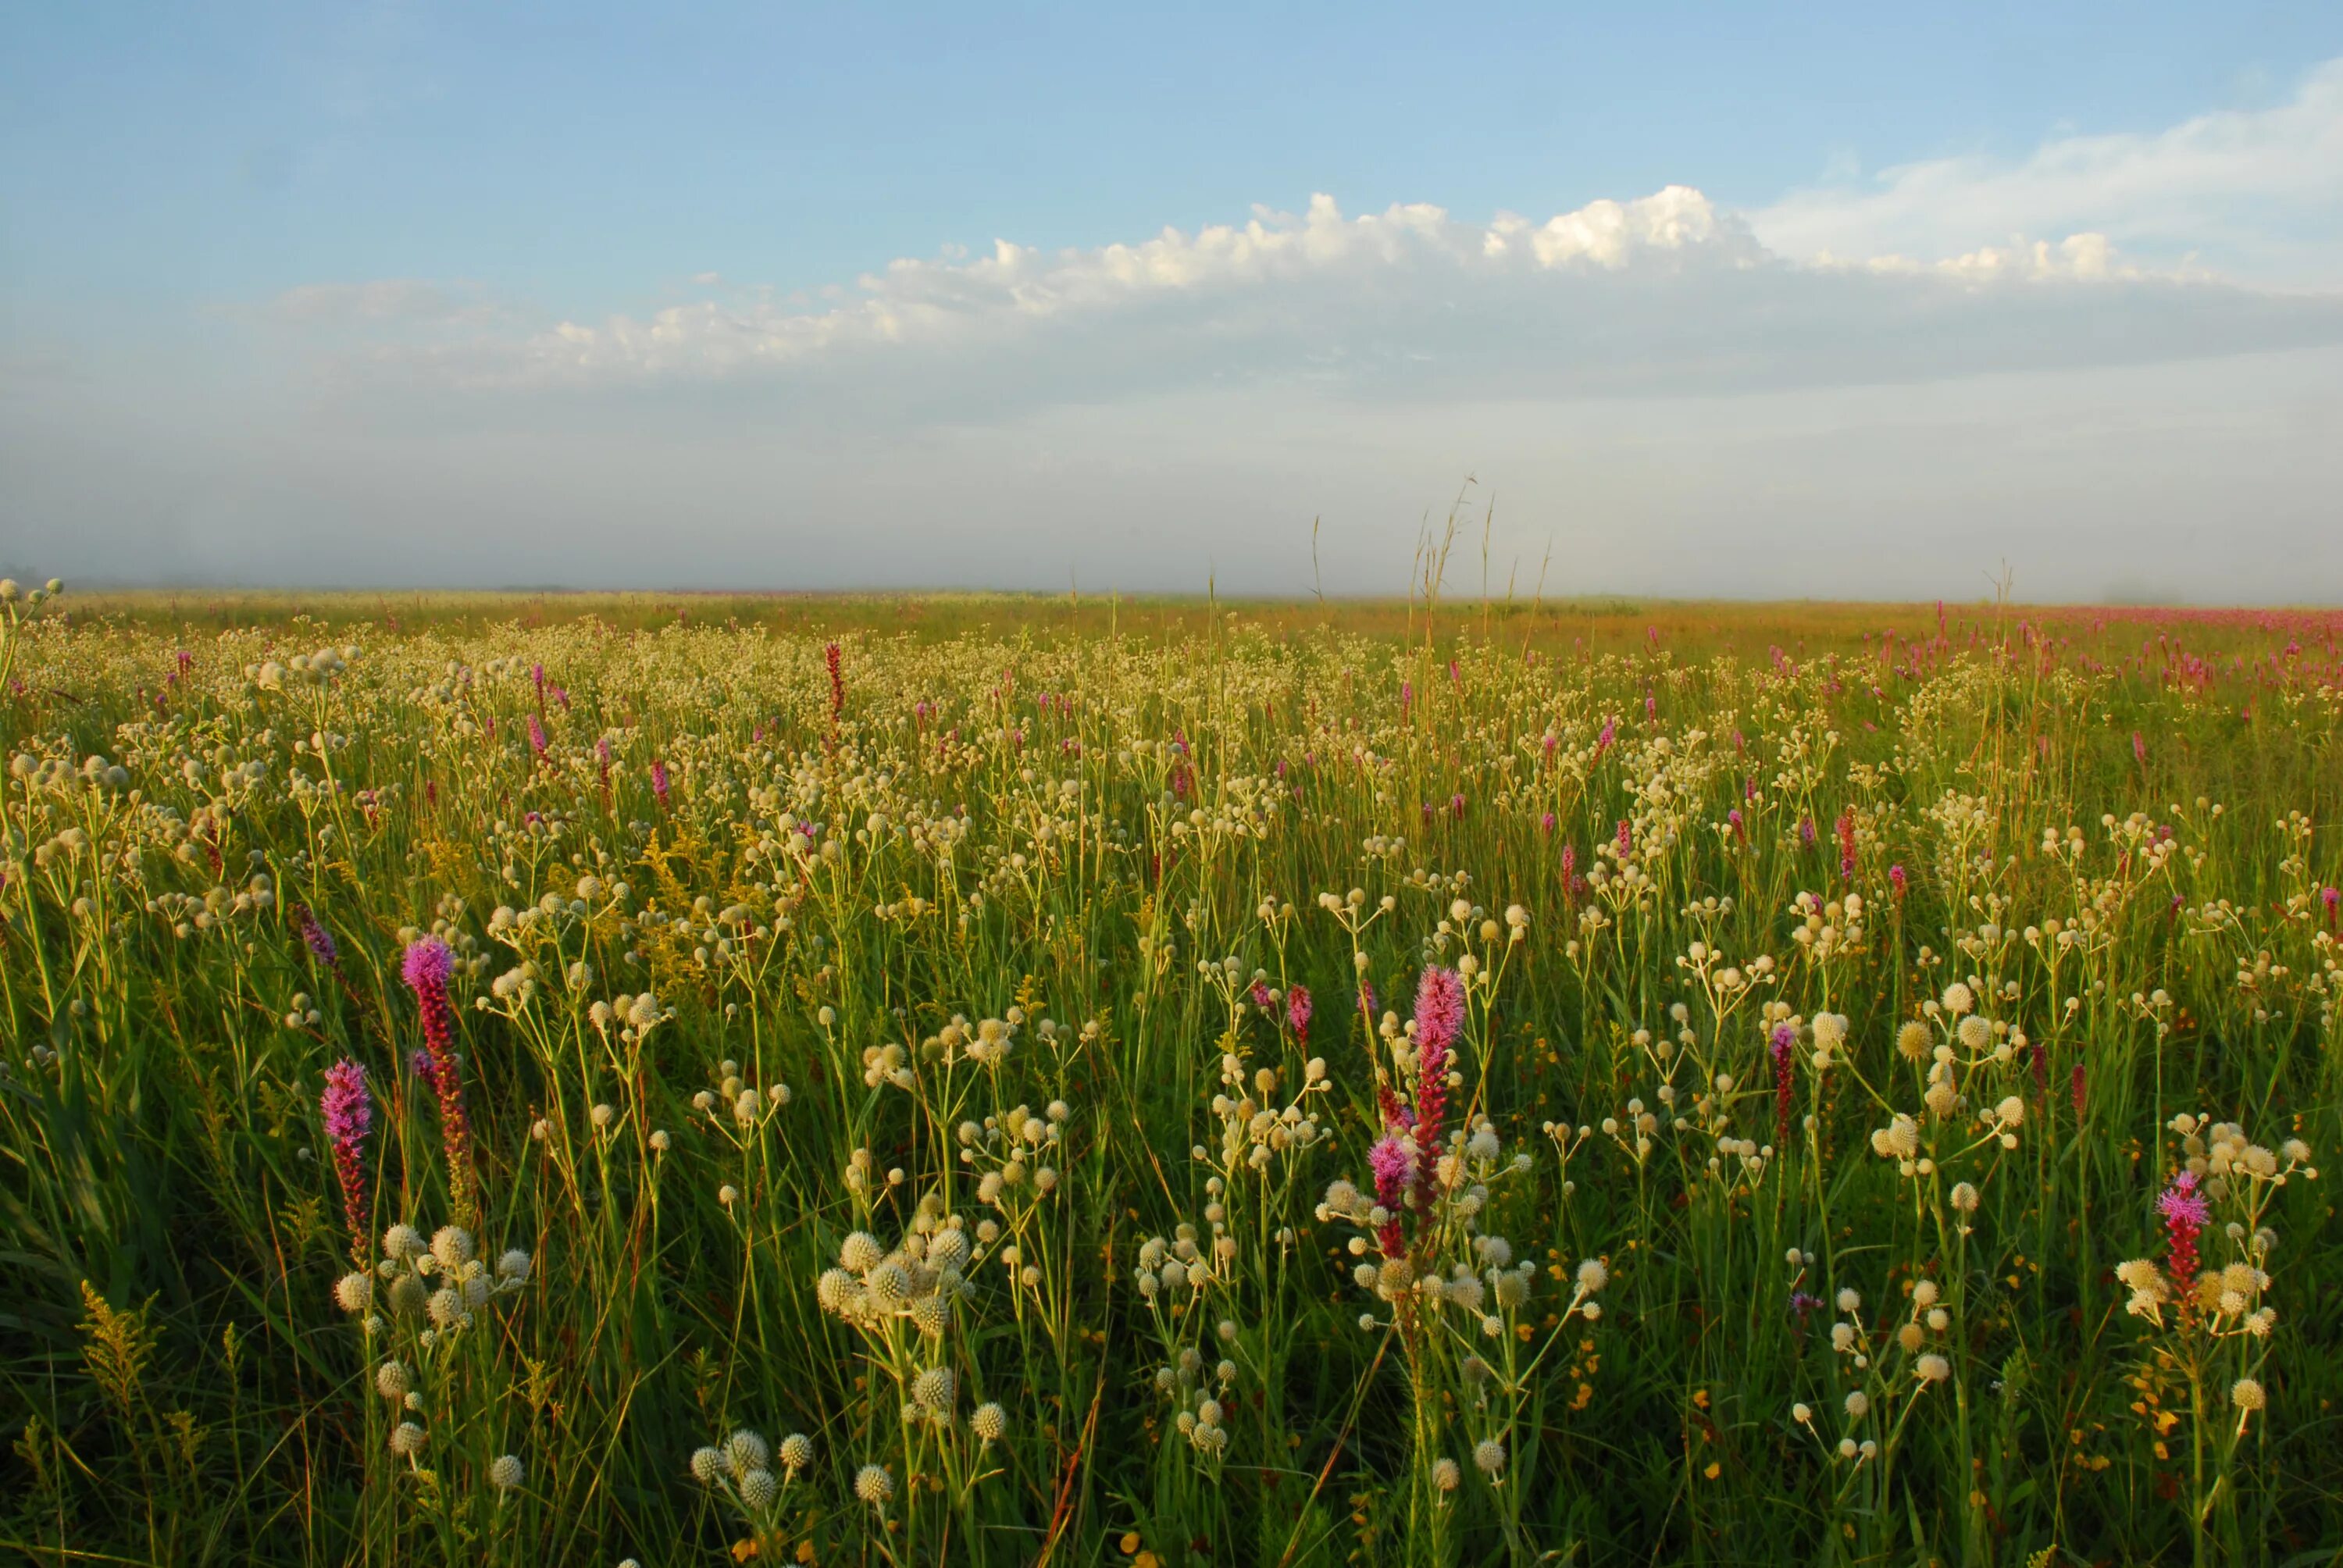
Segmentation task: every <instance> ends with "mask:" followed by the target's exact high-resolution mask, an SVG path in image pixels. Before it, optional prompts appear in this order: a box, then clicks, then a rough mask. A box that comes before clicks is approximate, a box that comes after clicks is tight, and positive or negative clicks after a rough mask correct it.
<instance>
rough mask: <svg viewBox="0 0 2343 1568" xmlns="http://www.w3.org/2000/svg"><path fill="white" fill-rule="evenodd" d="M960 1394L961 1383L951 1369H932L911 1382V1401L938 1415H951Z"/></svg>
mask: <svg viewBox="0 0 2343 1568" xmlns="http://www.w3.org/2000/svg"><path fill="white" fill-rule="evenodd" d="M959 1392H960V1381H959V1380H958V1379H957V1378H955V1377H954V1376H953V1375H952V1370H951V1368H950V1367H930V1368H929V1369H928V1370H927V1371H925V1372H921V1373H920V1375H919V1376H918V1377H915V1378H913V1379H912V1380H911V1399H912V1401H913V1402H914V1403H917V1404H919V1405H921V1406H923V1407H925V1408H926V1409H928V1410H930V1411H934V1412H937V1413H938V1414H945V1413H949V1412H950V1410H951V1407H952V1400H953V1397H954V1396H955V1395H956V1394H958V1393H959Z"/></svg>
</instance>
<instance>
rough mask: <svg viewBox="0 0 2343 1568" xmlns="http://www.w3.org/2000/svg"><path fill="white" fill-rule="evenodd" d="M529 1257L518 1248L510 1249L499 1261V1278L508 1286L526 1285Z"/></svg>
mask: <svg viewBox="0 0 2343 1568" xmlns="http://www.w3.org/2000/svg"><path fill="white" fill-rule="evenodd" d="M528 1271H529V1256H528V1253H527V1252H524V1251H521V1250H520V1249H519V1248H518V1247H508V1248H507V1249H506V1250H505V1253H504V1256H502V1257H500V1258H498V1260H497V1278H498V1279H500V1280H503V1281H504V1282H506V1283H508V1284H514V1285H518V1284H525V1283H527V1282H528Z"/></svg>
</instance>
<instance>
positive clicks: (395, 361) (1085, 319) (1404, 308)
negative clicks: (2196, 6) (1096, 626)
mask: <svg viewBox="0 0 2343 1568" xmlns="http://www.w3.org/2000/svg"><path fill="white" fill-rule="evenodd" d="M359 298H360V301H361V302H364V300H365V299H366V297H364V296H361V297H359ZM403 298H404V296H403V295H402V296H396V297H394V301H393V302H394V303H395V302H396V301H397V300H399V299H403ZM2338 338H2343V298H2338V297H2303V296H2294V295H2284V294H2278V293H2273V292H2270V291H2268V290H2263V289H2257V288H2248V287H2244V286H2237V285H2234V284H2229V283H2225V282H2222V281H2219V280H2217V279H2214V278H2210V277H2206V276H2200V275H2197V274H2192V273H2186V272H2175V271H2171V270H2162V269H2157V268H2153V267H2149V266H2144V265H2141V264H2138V263H2136V262H2134V261H2132V260H2130V259H2129V258H2127V257H2126V256H2124V255H2123V254H2122V253H2121V252H2120V251H2119V250H2118V249H2117V247H2116V246H2115V245H2114V244H2113V243H2112V242H2111V241H2110V239H2109V238H2108V236H2106V235H2104V234H2101V233H2097V232H2077V233H2069V234H2068V235H2066V236H2065V237H2063V238H2060V239H2056V240H2048V239H2045V240H2036V241H2031V242H2024V243H2016V244H2010V245H2002V246H1973V247H1970V248H1967V249H1966V250H1961V251H1958V252H1956V253H1952V254H1948V255H1946V256H1943V257H1941V258H1937V259H1934V260H1929V261H1916V260H1913V259H1911V258H1909V257H1907V256H1903V255H1901V254H1895V253H1889V254H1884V255H1878V256H1864V257H1857V258H1847V257H1841V256H1827V255H1826V256H1820V257H1815V258H1799V257H1794V256H1790V255H1787V254H1785V253H1784V252H1783V251H1781V250H1779V249H1776V248H1772V247H1769V246H1766V245H1765V244H1762V243H1761V242H1760V241H1759V239H1758V238H1757V236H1756V234H1755V231H1754V230H1753V228H1752V226H1751V225H1750V224H1749V223H1748V222H1747V221H1745V219H1744V218H1742V217H1741V216H1738V215H1736V214H1734V213H1732V212H1729V211H1726V210H1724V209H1722V208H1720V207H1719V206H1716V204H1715V203H1713V202H1712V201H1711V200H1709V198H1708V197H1706V196H1704V195H1703V194H1702V193H1700V192H1699V191H1697V190H1694V189H1692V188H1690V187H1687V186H1669V187H1667V188H1666V189H1664V190H1661V191H1658V192H1656V193H1654V194H1653V195H1650V196H1643V197H1639V198H1637V199H1634V200H1631V201H1624V202H1621V201H1600V202H1595V203H1593V204H1591V205H1589V206H1584V207H1582V208H1580V209H1578V210H1576V211H1574V212H1568V213H1564V214H1561V215H1559V216H1554V217H1552V218H1549V219H1546V220H1544V221H1543V222H1539V221H1533V220H1531V219H1529V218H1525V217H1522V216H1517V215H1514V214H1511V213H1501V214H1499V215H1497V216H1495V217H1493V219H1491V220H1490V221H1488V222H1485V223H1476V222H1471V221H1468V220H1464V219H1461V218H1459V217H1457V216H1453V214H1451V213H1449V212H1447V211H1446V210H1444V209H1443V208H1441V207H1438V206H1428V205H1412V206H1392V207H1390V208H1387V209H1385V210H1384V211H1382V212H1379V213H1369V214H1365V215H1362V216H1345V215H1344V214H1343V213H1342V210H1341V208H1340V207H1339V206H1337V204H1336V203H1335V201H1334V200H1333V198H1332V197H1331V196H1314V197H1312V200H1311V201H1310V203H1309V205H1308V206H1307V207H1306V208H1305V209H1304V210H1302V212H1300V213H1288V212H1278V211H1274V210H1272V209H1269V208H1266V207H1262V208H1256V209H1255V211H1254V213H1253V214H1252V216H1251V218H1250V219H1248V220H1247V221H1246V222H1244V223H1242V224H1240V225H1223V226H1211V227H1206V228H1203V229H1201V230H1199V231H1196V232H1194V233H1185V232H1182V231H1180V230H1177V229H1168V228H1167V229H1165V230H1164V231H1163V232H1161V234H1159V235H1157V236H1153V237H1151V238H1150V239H1146V240H1143V241H1139V242H1136V243H1129V244H1111V245H1106V246H1098V247H1094V248H1076V249H1066V250H1060V251H1042V250H1038V249H1035V248H1032V247H1029V246H1020V245H1017V244H1014V243H1012V242H1010V241H1007V240H1002V241H999V242H996V244H995V245H994V246H993V247H992V249H991V250H990V252H989V253H986V254H981V255H979V256H973V257H962V256H955V255H949V254H948V255H945V256H939V257H936V258H923V259H903V260H898V261H895V262H892V263H890V264H889V265H888V266H885V267H883V268H881V269H880V270H879V271H876V272H873V273H870V274H867V275H865V276H863V277H861V278H860V279H859V280H858V282H857V284H856V286H855V287H854V289H853V290H852V291H851V293H850V294H849V295H848V296H847V297H844V298H840V299H837V300H835V301H832V302H830V303H826V304H811V305H809V304H808V303H806V302H803V301H801V300H797V299H782V298H776V297H773V296H772V295H771V294H770V293H769V292H766V293H757V292H754V291H751V292H750V293H749V294H748V295H747V296H746V297H728V298H717V299H709V298H703V299H695V300H691V301H689V302H684V303H679V304H676V305H673V306H670V307H667V308H664V309H660V310H658V311H656V312H652V313H649V314H647V315H644V316H630V315H624V314H620V315H614V316H611V317H607V318H604V319H602V320H600V321H598V322H594V323H588V322H582V321H574V320H573V321H563V322H560V323H558V325H555V326H552V327H547V328H544V329H542V330H538V331H534V332H525V331H516V330H511V329H509V328H508V327H501V326H500V327H496V328H494V329H489V330H482V331H478V332H473V333H468V334H457V335H454V336H451V337H441V338H438V339H437V340H433V341H429V342H417V343H413V344H407V345H394V346H389V347H379V348H377V351H376V352H375V353H374V354H373V355H372V356H371V357H369V358H367V359H366V360H365V361H363V365H362V368H363V369H364V370H365V371H366V372H367V373H371V374H384V373H390V374H395V375H418V374H419V375H422V376H426V377H431V378H433V379H435V380H437V381H441V382H444V383H452V384H455V385H459V386H463V387H470V388H472V389H474V390H475V391H482V392H506V393H509V392H519V391H528V390H531V389H538V390H542V389H573V390H574V389H585V390H592V389H597V388H602V389H613V388H615V389H620V390H626V391H643V390H657V389H661V388H665V389H668V390H669V391H673V390H675V389H677V388H685V389H689V388H691V387H709V386H722V387H728V388H729V389H730V395H731V396H734V397H738V398H739V399H742V400H745V401H749V402H757V401H760V400H761V401H764V402H767V403H769V404H772V405H774V406H782V407H796V408H798V409H799V410H800V411H801V412H802V414H803V415H804V417H809V418H819V419H823V420H839V419H850V418H857V417H865V416H867V415H870V414H871V413H874V412H883V413H884V414H885V415H886V416H887V417H890V418H893V419H897V420H939V419H941V420H950V419H970V418H975V419H999V418H1001V417H1010V416H1013V415H1015V414H1018V413H1020V412H1022V411H1026V410H1030V409H1032V408H1036V407H1048V406H1052V405H1067V404H1080V403H1084V402H1091V401H1097V400H1100V399H1114V398H1124V397H1149V396H1161V395H1164V394H1167V393H1174V392H1180V391H1184V390H1187V389H1191V388H1197V387H1220V388H1223V389H1227V388H1236V387H1260V386H1264V385H1277V386H1282V387H1289V388H1292V389H1296V390H1299V391H1302V392H1307V393H1311V394H1313V395H1317V396H1322V397H1335V398H1342V399H1352V400H1375V401H1393V400H1398V401H1422V400H1436V399H1450V398H1453V397H1458V396H1463V395H1470V396H1473V397H1529V398H1571V397H1603V396H1618V395H1626V396H1660V395H1680V394H1685V393H1695V392H1699V393H1705V392H1715V391H1754V390H1762V389H1765V388H1769V387H1805V386H1816V385H1855V384H1872V383H1883V382H1898V381H1911V380H1926V379H1931V378H1936V377H1947V376H1963V375H1974V374H1978V373H1982V372H1990V371H2000V370H2017V369H2026V368H2071V367H2090V366H2104V365H2119V364H2130V363H2140V362H2144V361H2151V360H2161V359H2174V358H2188V357H2202V356H2207V355H2213V354H2227V353H2243V352H2254V351H2259V350H2263V349H2268V348H2278V347H2291V346H2298V345H2301V344H2306V343H2321V342H2331V341H2337V340H2338Z"/></svg>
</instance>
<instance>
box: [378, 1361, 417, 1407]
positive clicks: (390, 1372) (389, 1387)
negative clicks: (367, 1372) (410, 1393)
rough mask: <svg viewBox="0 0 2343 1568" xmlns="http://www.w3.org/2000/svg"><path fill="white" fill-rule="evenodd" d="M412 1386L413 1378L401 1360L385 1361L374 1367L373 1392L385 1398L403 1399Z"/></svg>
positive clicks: (413, 1383)
mask: <svg viewBox="0 0 2343 1568" xmlns="http://www.w3.org/2000/svg"><path fill="white" fill-rule="evenodd" d="M414 1386H415V1382H414V1378H413V1377H412V1375H411V1374H410V1373H409V1372H407V1368H406V1366H405V1365H404V1364H402V1363H401V1362H383V1363H382V1365H380V1366H379V1367H377V1368H376V1369H375V1373H374V1388H375V1392H377V1393H378V1394H380V1395H382V1397H383V1398H385V1399H405V1398H406V1397H407V1390H408V1389H410V1388H412V1387H414Z"/></svg>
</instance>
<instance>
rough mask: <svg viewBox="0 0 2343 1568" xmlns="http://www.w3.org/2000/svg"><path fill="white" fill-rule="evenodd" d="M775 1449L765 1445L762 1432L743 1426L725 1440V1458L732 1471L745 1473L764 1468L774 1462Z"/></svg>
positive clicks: (738, 1473) (737, 1473)
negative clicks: (752, 1430)
mask: <svg viewBox="0 0 2343 1568" xmlns="http://www.w3.org/2000/svg"><path fill="white" fill-rule="evenodd" d="M772 1457H773V1451H772V1450H771V1449H769V1448H768V1447H766V1446H765V1439H764V1437H763V1435H762V1434H760V1433H759V1432H751V1431H749V1429H748V1428H747V1427H745V1426H744V1427H742V1428H741V1429H740V1430H739V1431H738V1432H734V1433H733V1434H732V1435H731V1436H729V1437H728V1438H726V1439H725V1440H724V1460H725V1462H726V1463H728V1464H729V1465H730V1466H731V1467H732V1473H733V1474H735V1475H743V1474H746V1473H748V1472H749V1471H751V1470H762V1469H764V1468H765V1466H766V1465H767V1464H769V1463H770V1462H772Z"/></svg>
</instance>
